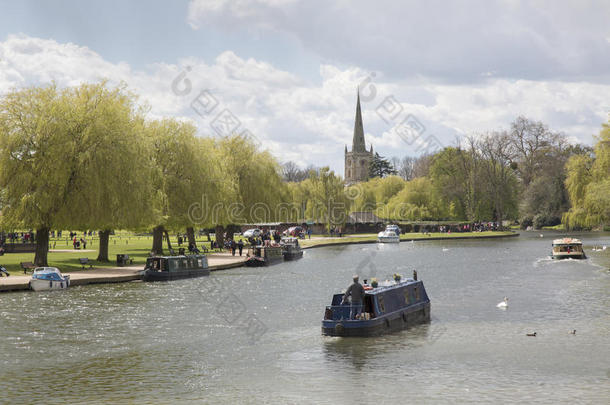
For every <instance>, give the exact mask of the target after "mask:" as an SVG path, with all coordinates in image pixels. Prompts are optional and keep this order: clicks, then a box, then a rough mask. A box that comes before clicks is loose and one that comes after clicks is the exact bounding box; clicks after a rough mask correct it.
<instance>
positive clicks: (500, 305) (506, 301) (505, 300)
mask: <svg viewBox="0 0 610 405" xmlns="http://www.w3.org/2000/svg"><path fill="white" fill-rule="evenodd" d="M496 307H498V308H502V309H506V308H508V298H507V297H504V301H502V302H500V303H499V304H498V305H496Z"/></svg>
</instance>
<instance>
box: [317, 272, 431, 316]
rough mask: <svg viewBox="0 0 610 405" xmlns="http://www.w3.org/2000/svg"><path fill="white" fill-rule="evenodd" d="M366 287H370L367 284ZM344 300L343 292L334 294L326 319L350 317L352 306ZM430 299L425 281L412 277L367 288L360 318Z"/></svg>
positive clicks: (398, 309)
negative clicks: (387, 284)
mask: <svg viewBox="0 0 610 405" xmlns="http://www.w3.org/2000/svg"><path fill="white" fill-rule="evenodd" d="M365 288H369V287H368V286H365ZM342 301H343V294H335V295H333V299H332V303H331V305H330V306H329V307H326V313H325V316H324V319H327V320H335V321H339V320H348V319H350V309H351V306H350V304H349V303H342ZM428 301H429V298H428V295H427V294H426V290H425V289H424V286H423V283H422V282H421V281H415V280H412V279H408V280H406V281H403V282H399V283H396V284H394V285H390V286H382V287H377V288H373V289H370V290H365V293H364V300H363V303H362V305H363V308H362V314H361V318H360V319H364V320H369V319H374V318H377V317H380V316H383V315H386V314H389V313H392V312H395V311H400V310H403V309H405V308H407V307H409V306H411V305H415V304H419V303H423V302H428Z"/></svg>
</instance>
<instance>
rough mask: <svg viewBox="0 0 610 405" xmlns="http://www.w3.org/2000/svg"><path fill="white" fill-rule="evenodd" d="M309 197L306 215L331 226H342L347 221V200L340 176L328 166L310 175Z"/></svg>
mask: <svg viewBox="0 0 610 405" xmlns="http://www.w3.org/2000/svg"><path fill="white" fill-rule="evenodd" d="M308 180H309V184H310V187H311V194H310V198H309V200H308V201H307V212H306V214H307V216H308V217H309V218H312V219H314V220H316V222H322V223H324V224H326V228H327V230H328V231H330V228H331V226H342V225H344V224H345V222H346V221H347V210H348V206H349V201H348V199H347V197H346V194H345V186H344V183H343V180H342V179H341V177H339V176H337V175H335V172H333V171H332V170H330V169H329V168H328V167H323V168H321V169H320V170H319V173H318V174H316V175H312V176H310V178H309V179H308Z"/></svg>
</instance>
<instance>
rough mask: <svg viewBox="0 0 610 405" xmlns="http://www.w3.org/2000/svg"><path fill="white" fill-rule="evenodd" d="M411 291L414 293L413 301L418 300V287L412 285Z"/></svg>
mask: <svg viewBox="0 0 610 405" xmlns="http://www.w3.org/2000/svg"><path fill="white" fill-rule="evenodd" d="M413 293H414V294H415V301H419V288H417V287H414V288H413Z"/></svg>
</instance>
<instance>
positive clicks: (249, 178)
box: [214, 135, 290, 244]
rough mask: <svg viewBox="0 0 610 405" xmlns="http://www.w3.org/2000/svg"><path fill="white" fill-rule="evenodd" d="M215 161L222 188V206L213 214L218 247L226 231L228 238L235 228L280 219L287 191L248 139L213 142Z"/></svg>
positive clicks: (272, 164) (271, 161) (269, 160)
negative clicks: (222, 184) (221, 179)
mask: <svg viewBox="0 0 610 405" xmlns="http://www.w3.org/2000/svg"><path fill="white" fill-rule="evenodd" d="M215 159H216V162H217V165H218V168H219V171H220V172H221V173H222V175H223V182H224V185H225V189H224V190H223V192H222V196H221V203H220V204H219V205H217V207H216V209H215V210H214V221H215V224H216V241H217V242H218V243H219V244H222V243H223V234H224V232H225V230H226V231H227V234H228V236H229V237H232V235H233V232H235V231H237V230H238V229H237V227H234V225H237V224H245V223H266V222H273V221H277V220H279V219H280V217H281V213H282V205H283V204H285V203H286V202H287V201H290V190H289V189H288V187H287V186H286V183H284V182H283V181H282V175H281V167H280V165H279V163H278V162H277V160H276V159H275V158H274V157H273V156H272V155H271V153H269V152H268V151H266V150H259V148H258V147H257V145H256V144H255V143H254V141H253V140H252V139H251V138H249V137H247V136H243V135H231V136H227V137H223V138H220V139H218V140H217V141H216V144H215ZM230 225H231V226H230ZM225 228H226V229H225Z"/></svg>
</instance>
